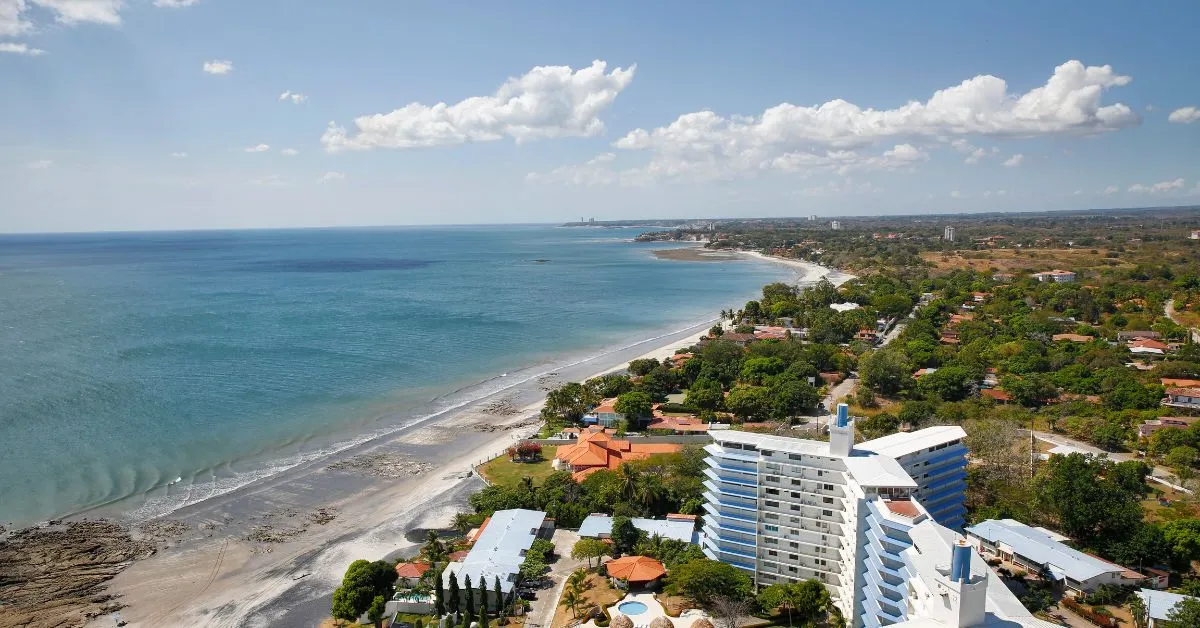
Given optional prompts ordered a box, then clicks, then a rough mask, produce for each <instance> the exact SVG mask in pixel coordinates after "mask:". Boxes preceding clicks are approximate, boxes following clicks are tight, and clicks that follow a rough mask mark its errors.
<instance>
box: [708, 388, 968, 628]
mask: <svg viewBox="0 0 1200 628" xmlns="http://www.w3.org/2000/svg"><path fill="white" fill-rule="evenodd" d="M831 423H832V424H831V426H830V428H829V432H830V434H829V442H828V443H826V442H822V441H814V440H805V439H799V438H789V437H783V436H771V435H765V434H753V433H748V432H739V431H721V432H712V433H711V434H712V436H713V441H714V442H713V443H712V444H710V445H709V446H708V447H706V448H705V450H706V451H707V452H708V454H709V456H708V458H707V464H708V468H707V469H706V470H705V472H704V473H705V476H706V478H707V480H706V481H705V483H704V485H705V488H706V489H708V490H707V492H706V493H705V505H704V508H705V511H706V512H707V516H706V517H705V526H704V529H703V531H702V534H701V546H702V548H703V550H704V553H705V555H707V556H708V557H710V558H713V559H715V560H720V561H722V562H726V563H729V564H731V565H734V566H735V567H739V568H741V569H743V570H745V571H747V572H748V573H749V575H751V577H752V578H753V579H754V582H755V584H757V585H759V586H768V585H771V584H775V583H779V582H791V581H799V580H807V579H817V580H820V581H821V582H824V583H825V585H826V586H827V587H828V588H829V590H830V593H831V594H832V595H833V597H834V599H835V601H836V602H837V604H838V606H839V608H841V610H842V613H843V614H844V615H845V616H846V617H847V618H854V620H853V625H855V626H872V627H873V626H879V625H887V624H892V623H897V622H900V621H903V620H904V619H905V618H906V617H907V616H908V615H907V610H906V609H907V603H906V601H905V595H906V592H905V591H904V576H902V575H900V571H899V570H900V568H901V567H902V562H901V560H900V558H899V552H900V551H902V550H903V549H905V548H906V547H909V546H910V545H911V541H909V540H908V539H907V537H906V534H907V533H906V532H905V530H907V529H908V528H909V527H911V526H913V525H915V524H916V523H920V522H922V521H929V522H937V523H939V524H941V525H942V526H949V527H955V528H957V527H958V526H961V525H962V522H963V516H964V514H965V508H964V499H965V491H966V483H965V477H966V471H965V468H966V454H967V450H966V447H965V446H963V444H962V440H963V438H965V436H966V433H965V432H964V431H963V430H962V428H960V427H957V426H942V427H932V428H927V429H923V430H919V431H916V432H912V433H909V434H894V435H891V436H886V437H884V438H880V439H876V440H873V441H868V442H865V443H862V444H859V445H855V444H854V422H853V420H852V419H851V418H850V417H849V415H848V408H847V406H846V405H845V404H839V405H838V410H837V416H836V418H835V419H834V420H833V421H831ZM922 504H929V508H928V509H926V506H924V505H922ZM947 532H948V533H949V534H953V531H951V530H949V529H948V528H947ZM930 625H938V624H930Z"/></svg>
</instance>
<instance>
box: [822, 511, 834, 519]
mask: <svg viewBox="0 0 1200 628" xmlns="http://www.w3.org/2000/svg"><path fill="white" fill-rule="evenodd" d="M821 514H823V515H825V516H826V517H832V516H833V511H832V510H822V511H821Z"/></svg>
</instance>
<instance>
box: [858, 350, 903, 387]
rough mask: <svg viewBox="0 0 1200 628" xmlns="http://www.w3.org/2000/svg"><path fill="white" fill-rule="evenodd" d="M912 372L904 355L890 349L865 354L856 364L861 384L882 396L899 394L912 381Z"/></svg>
mask: <svg viewBox="0 0 1200 628" xmlns="http://www.w3.org/2000/svg"><path fill="white" fill-rule="evenodd" d="M912 372H913V368H912V365H911V364H909V362H908V359H907V358H906V357H905V356H904V354H903V353H902V352H900V351H899V350H897V349H892V348H887V349H880V350H878V351H872V352H870V353H867V354H866V355H864V356H863V357H862V359H861V360H859V364H858V374H859V376H860V377H862V382H863V384H865V385H867V386H870V387H871V388H873V389H874V390H875V391H876V392H879V393H882V394H884V395H894V394H896V393H898V392H900V390H901V389H903V388H904V386H905V384H907V383H908V382H909V381H910V380H911V379H912Z"/></svg>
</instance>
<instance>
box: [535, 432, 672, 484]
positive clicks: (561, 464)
mask: <svg viewBox="0 0 1200 628" xmlns="http://www.w3.org/2000/svg"><path fill="white" fill-rule="evenodd" d="M682 448H683V446H682V445H674V444H670V443H633V442H630V441H628V440H617V439H615V438H613V437H612V436H609V435H608V434H607V433H606V432H602V431H589V432H587V433H584V434H581V435H580V436H579V439H578V440H577V441H576V442H575V443H573V444H570V445H563V446H561V447H559V448H558V451H556V452H555V454H554V462H553V463H552V466H553V467H554V468H555V469H558V470H560V471H561V470H568V471H571V472H572V473H571V477H573V478H575V481H580V480H582V479H583V478H586V477H587V476H589V475H591V474H592V473H595V472H596V471H599V470H601V469H608V470H610V471H615V470H616V469H617V468H619V467H620V466H621V463H623V462H629V461H630V460H641V459H643V458H648V457H650V456H652V455H654V454H671V453H675V452H677V451H679V450H680V449H682Z"/></svg>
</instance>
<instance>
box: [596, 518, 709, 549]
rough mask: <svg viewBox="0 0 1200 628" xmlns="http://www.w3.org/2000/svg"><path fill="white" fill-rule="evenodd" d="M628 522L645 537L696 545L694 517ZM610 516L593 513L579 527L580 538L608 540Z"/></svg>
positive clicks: (610, 526) (611, 524) (697, 537)
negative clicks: (657, 537) (644, 534)
mask: <svg viewBox="0 0 1200 628" xmlns="http://www.w3.org/2000/svg"><path fill="white" fill-rule="evenodd" d="M629 522H630V523H632V524H633V527H635V528H637V529H639V530H641V531H642V532H645V533H646V536H648V537H653V536H659V537H662V538H664V539H672V540H675V541H683V542H684V543H697V542H698V541H699V532H698V531H697V530H696V517H695V515H675V514H671V515H667V518H666V519H643V518H641V517H631V518H630V519H629ZM612 526H613V518H612V515H605V514H597V513H593V514H590V515H588V516H587V518H586V519H584V520H583V523H582V524H580V526H579V537H580V538H591V539H608V538H611V537H612Z"/></svg>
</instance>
